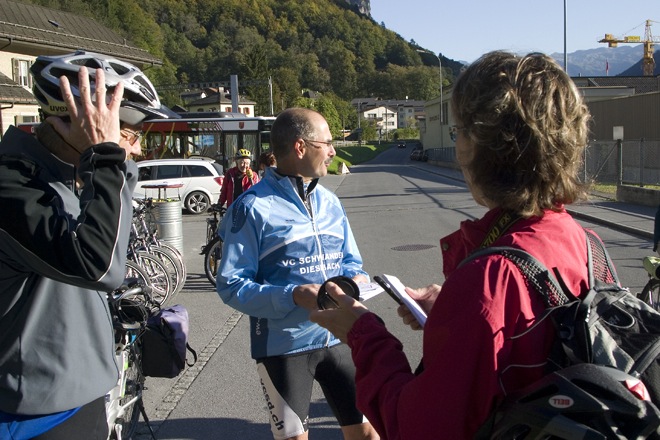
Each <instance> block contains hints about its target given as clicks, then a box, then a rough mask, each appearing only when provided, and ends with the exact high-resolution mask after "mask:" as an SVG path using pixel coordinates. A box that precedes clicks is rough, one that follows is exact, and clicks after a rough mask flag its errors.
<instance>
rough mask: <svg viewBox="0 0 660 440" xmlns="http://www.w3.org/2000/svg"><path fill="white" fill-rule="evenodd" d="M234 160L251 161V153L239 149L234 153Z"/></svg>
mask: <svg viewBox="0 0 660 440" xmlns="http://www.w3.org/2000/svg"><path fill="white" fill-rule="evenodd" d="M234 159H236V160H238V159H252V153H250V150H246V149H245V148H241V149H240V150H238V151H237V152H236V156H235V157H234Z"/></svg>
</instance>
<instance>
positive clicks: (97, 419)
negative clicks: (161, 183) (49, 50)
mask: <svg viewBox="0 0 660 440" xmlns="http://www.w3.org/2000/svg"><path fill="white" fill-rule="evenodd" d="M31 73H32V75H33V76H34V80H35V81H34V83H35V86H34V93H35V97H36V98H37V100H38V101H39V103H40V105H41V109H42V112H43V115H44V116H45V117H46V120H45V122H44V123H42V124H41V125H40V126H39V127H38V129H37V131H36V136H34V137H33V136H30V135H28V134H26V133H23V132H22V131H20V130H18V129H17V128H15V127H9V130H8V131H7V133H6V135H5V136H4V137H3V139H2V142H1V143H0V176H1V177H0V210H2V212H3V215H2V216H0V249H2V252H1V253H0V279H2V280H3V282H2V289H3V292H2V295H0V438H12V439H28V438H37V439H39V440H54V439H57V440H60V439H68V440H71V439H85V440H89V439H99V440H105V439H106V438H107V436H108V426H107V421H106V416H105V401H104V400H105V399H104V396H105V394H106V393H107V392H108V391H109V390H110V389H112V388H113V387H114V386H115V384H116V383H117V379H118V374H119V367H118V366H117V365H116V364H115V360H114V337H113V328H112V319H111V316H110V313H109V310H108V304H107V300H106V292H109V291H111V290H113V289H115V288H117V287H118V286H119V285H120V284H121V283H122V281H123V279H124V274H125V264H126V248H127V244H128V238H129V233H130V225H131V216H132V204H131V202H132V194H133V188H134V187H135V183H136V180H137V179H136V176H137V167H136V165H135V163H134V162H133V161H131V160H129V158H130V156H131V155H135V154H139V153H140V133H139V130H140V128H141V123H142V121H143V120H145V119H146V118H148V117H154V116H159V117H163V116H165V115H166V114H167V112H168V110H165V108H164V107H162V106H161V105H160V102H159V101H158V97H157V96H156V95H155V91H153V86H151V83H150V82H149V81H148V80H147V79H146V77H144V75H143V74H142V72H140V70H139V69H137V68H135V67H134V66H131V65H129V64H127V63H123V62H120V61H118V60H114V59H111V58H108V57H105V56H103V55H98V54H89V53H82V52H77V53H75V54H70V55H64V56H59V57H47V56H41V57H38V58H37V60H36V62H35V63H34V65H33V67H32V68H31ZM138 84H139V85H140V86H138ZM149 86H151V88H149ZM149 90H151V92H150V91H149Z"/></svg>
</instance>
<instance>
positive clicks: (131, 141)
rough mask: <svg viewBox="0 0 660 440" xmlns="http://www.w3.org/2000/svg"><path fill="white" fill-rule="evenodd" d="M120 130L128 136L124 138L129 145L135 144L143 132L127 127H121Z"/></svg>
mask: <svg viewBox="0 0 660 440" xmlns="http://www.w3.org/2000/svg"><path fill="white" fill-rule="evenodd" d="M121 130H122V132H124V133H127V134H128V135H130V136H126V140H127V141H128V143H129V144H131V146H133V145H135V143H136V142H139V141H140V138H142V136H144V133H143V132H141V131H133V130H130V129H128V128H122V129H121Z"/></svg>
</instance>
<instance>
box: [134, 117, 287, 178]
mask: <svg viewBox="0 0 660 440" xmlns="http://www.w3.org/2000/svg"><path fill="white" fill-rule="evenodd" d="M182 116H183V118H182V119H154V120H150V121H147V122H145V123H144V125H143V127H142V130H143V131H144V133H145V137H144V141H143V144H142V151H143V153H144V154H143V156H142V157H139V158H137V160H145V159H164V158H187V157H190V156H206V157H211V158H213V159H215V160H216V161H217V162H219V163H220V164H222V165H223V167H224V168H225V169H229V168H231V166H233V164H232V159H233V158H234V156H235V155H236V152H237V151H238V150H239V149H246V150H249V151H250V152H252V157H253V159H255V160H256V158H257V157H259V155H260V154H261V153H262V152H263V151H264V150H267V149H269V148H270V145H269V140H270V127H271V126H272V124H273V121H274V120H275V118H274V117H268V116H256V117H249V116H236V117H208V116H207V117H197V116H196V117H194V118H191V117H187V116H186V115H185V114H183V115H182Z"/></svg>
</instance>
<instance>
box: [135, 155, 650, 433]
mask: <svg viewBox="0 0 660 440" xmlns="http://www.w3.org/2000/svg"><path fill="white" fill-rule="evenodd" d="M409 154H410V148H406V149H397V148H392V149H390V150H388V151H386V152H384V153H383V154H381V155H380V156H379V157H378V158H377V159H376V160H374V161H372V162H370V163H368V164H364V165H361V166H356V167H353V168H352V169H351V173H350V174H348V175H341V176H327V177H325V178H323V179H322V180H321V184H322V185H324V186H326V187H328V188H330V189H331V190H333V191H335V193H336V194H337V195H338V196H339V197H340V199H341V200H342V202H343V204H344V207H345V208H346V212H347V214H348V217H349V220H350V222H351V225H352V228H353V232H354V234H355V236H356V240H357V242H358V245H359V247H360V250H361V253H362V255H363V258H364V261H365V269H366V270H367V271H368V272H369V273H370V274H372V275H376V274H379V273H388V274H393V275H397V276H398V277H399V278H400V279H401V280H402V282H403V283H404V284H406V285H409V286H412V287H420V286H424V285H428V284H431V283H442V281H443V278H442V271H441V258H440V250H439V239H440V237H442V236H444V235H446V234H448V233H450V232H452V231H453V230H455V229H456V227H457V225H458V224H459V222H460V221H462V220H465V219H467V218H478V217H480V216H481V215H482V214H483V213H484V212H485V208H483V207H481V206H478V205H476V204H475V203H474V201H473V200H472V198H471V197H470V195H469V192H468V191H467V189H466V188H465V185H464V183H463V182H462V180H461V178H460V173H457V172H456V171H454V170H445V169H438V168H436V167H433V166H431V165H429V164H423V163H420V162H410V161H409V160H408V155H409ZM654 212H655V209H650V208H644V207H636V206H622V205H620V204H619V205H617V204H616V203H612V202H610V201H607V200H594V201H592V202H590V203H588V204H584V205H581V206H578V207H576V210H575V211H574V214H575V215H576V217H578V218H579V220H580V222H581V223H583V224H584V225H585V226H588V227H591V228H593V229H595V230H596V232H597V233H598V234H599V235H601V237H602V238H603V239H604V240H605V242H606V245H607V246H608V249H609V250H610V253H611V255H612V257H613V259H614V261H615V264H616V265H617V267H618V269H619V275H620V277H621V279H622V283H623V284H624V285H625V286H629V287H630V288H631V290H632V291H640V290H641V287H642V286H643V284H644V283H645V279H644V272H643V269H642V268H641V258H642V257H643V256H644V255H646V254H650V252H651V249H650V240H649V238H648V234H649V231H650V230H652V224H653V223H652V222H653V220H652V214H653V213H654ZM205 218H206V217H205V216H188V215H184V218H183V242H184V258H185V261H186V265H187V268H188V273H189V274H188V279H187V281H186V284H185V287H184V289H183V290H182V291H181V292H180V293H179V294H178V295H177V296H176V297H174V298H172V299H171V300H170V302H171V303H180V304H183V305H185V306H186V307H187V308H188V311H189V313H190V318H191V330H190V332H191V333H190V343H191V345H192V346H193V348H195V349H196V350H197V352H198V354H199V359H198V361H197V363H196V364H195V366H194V367H191V368H189V369H187V370H186V371H185V372H184V373H183V374H182V375H181V376H180V377H178V378H176V379H151V378H150V379H148V381H147V387H148V389H147V390H146V391H145V394H144V397H145V406H146V411H147V414H148V416H149V418H150V419H151V421H152V426H153V427H154V430H155V431H156V437H157V438H158V439H163V440H164V439H199V440H202V439H203V440H206V439H269V438H271V436H270V430H269V427H268V419H267V413H266V411H265V405H264V402H263V396H262V394H261V391H260V389H259V386H258V379H257V375H256V372H255V366H254V361H253V360H252V359H250V357H249V333H248V318H247V316H243V315H242V314H240V313H237V312H235V311H234V310H232V309H231V308H229V307H227V306H225V305H224V304H223V303H222V301H221V300H220V299H219V297H218V296H217V294H216V293H215V291H214V289H213V288H212V286H211V284H210V283H209V282H208V281H207V280H206V278H205V276H204V275H203V268H202V264H203V261H202V256H201V255H199V250H200V246H201V245H202V244H203V241H204V237H205V231H206V222H205ZM608 219H609V220H608ZM649 225H650V226H649ZM366 305H367V306H368V307H369V308H370V309H371V310H373V311H374V312H376V313H378V314H379V315H380V316H381V317H382V318H383V319H384V320H385V322H386V324H387V325H388V328H390V330H391V331H392V332H393V333H394V334H395V335H397V336H398V337H399V338H400V339H401V341H402V342H403V344H404V347H405V348H404V350H405V351H406V353H407V354H408V357H409V360H410V363H411V365H412V366H413V367H414V366H415V365H416V364H417V363H418V361H419V357H420V352H421V332H412V331H410V330H409V329H407V328H406V327H404V326H403V325H402V324H401V323H400V321H399V319H398V317H397V316H396V311H395V309H396V304H395V303H394V302H393V301H392V300H391V299H390V298H389V297H387V296H386V295H380V296H378V297H376V298H373V299H371V300H369V301H368V302H367V303H366ZM309 426H310V437H311V438H313V439H315V440H326V439H340V438H342V436H341V432H340V430H339V427H338V426H337V424H336V421H335V420H334V418H333V417H332V414H331V412H330V409H329V407H328V405H327V404H326V402H325V400H324V399H323V396H322V394H321V392H320V389H318V388H316V389H315V391H314V396H313V401H312V405H311V410H310V420H309ZM139 432H140V435H139V436H138V438H139V439H148V438H150V436H149V435H148V431H147V430H146V429H145V426H144V424H142V426H141V428H140V431H139Z"/></svg>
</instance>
